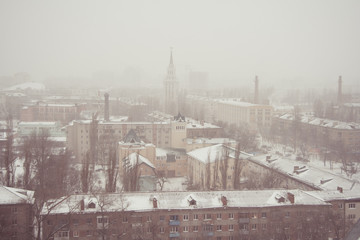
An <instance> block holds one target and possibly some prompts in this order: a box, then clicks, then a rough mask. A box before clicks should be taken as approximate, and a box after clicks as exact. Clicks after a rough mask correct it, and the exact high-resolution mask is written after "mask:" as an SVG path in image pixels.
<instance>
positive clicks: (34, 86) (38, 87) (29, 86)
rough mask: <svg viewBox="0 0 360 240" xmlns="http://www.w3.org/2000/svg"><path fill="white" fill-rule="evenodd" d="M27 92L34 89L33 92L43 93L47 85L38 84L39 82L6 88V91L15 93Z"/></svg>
mask: <svg viewBox="0 0 360 240" xmlns="http://www.w3.org/2000/svg"><path fill="white" fill-rule="evenodd" d="M19 89H20V90H27V89H32V90H38V91H43V90H45V85H44V84H42V83H37V82H25V83H21V84H17V85H14V86H11V87H8V88H6V89H5V90H6V91H14V90H19Z"/></svg>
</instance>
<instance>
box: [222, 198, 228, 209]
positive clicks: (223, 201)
mask: <svg viewBox="0 0 360 240" xmlns="http://www.w3.org/2000/svg"><path fill="white" fill-rule="evenodd" d="M221 202H222V204H223V206H224V207H226V206H227V199H226V197H225V196H221Z"/></svg>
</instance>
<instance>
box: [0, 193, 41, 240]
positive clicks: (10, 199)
mask: <svg viewBox="0 0 360 240" xmlns="http://www.w3.org/2000/svg"><path fill="white" fill-rule="evenodd" d="M33 196H34V192H33V191H28V190H23V189H19V188H10V187H5V186H0V226H1V227H0V237H1V239H14V240H15V239H28V237H29V236H31V233H32V231H33V227H32V224H33V212H32V205H33V204H34V198H33Z"/></svg>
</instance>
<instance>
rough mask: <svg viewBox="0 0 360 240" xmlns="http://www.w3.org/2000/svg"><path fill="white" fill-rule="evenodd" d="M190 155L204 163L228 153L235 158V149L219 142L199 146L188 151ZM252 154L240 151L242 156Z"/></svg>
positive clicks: (246, 156)
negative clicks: (208, 145)
mask: <svg viewBox="0 0 360 240" xmlns="http://www.w3.org/2000/svg"><path fill="white" fill-rule="evenodd" d="M187 154H188V155H189V156H190V157H192V158H195V159H197V160H198V161H201V162H203V163H207V162H208V161H210V162H215V161H216V160H221V159H222V158H223V157H225V155H226V154H229V155H228V156H229V157H231V158H235V155H234V154H235V149H234V148H231V147H228V146H225V145H224V144H217V145H213V146H210V147H204V148H199V149H196V150H193V151H191V152H188V153H187ZM250 156H251V155H250V154H247V153H243V152H241V153H240V158H248V157H250Z"/></svg>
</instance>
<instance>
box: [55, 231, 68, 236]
mask: <svg viewBox="0 0 360 240" xmlns="http://www.w3.org/2000/svg"><path fill="white" fill-rule="evenodd" d="M57 236H58V237H69V232H67V231H60V232H58V233H57Z"/></svg>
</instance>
